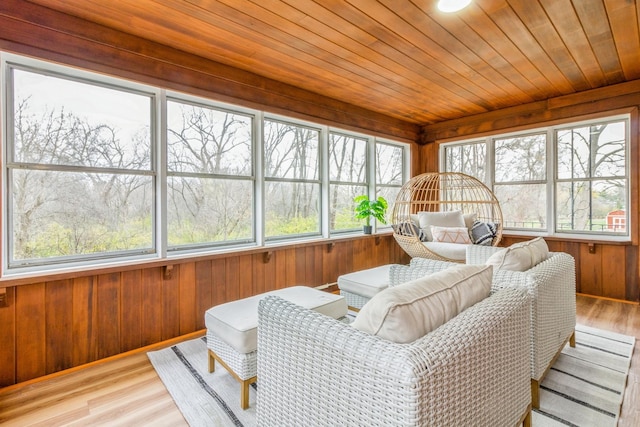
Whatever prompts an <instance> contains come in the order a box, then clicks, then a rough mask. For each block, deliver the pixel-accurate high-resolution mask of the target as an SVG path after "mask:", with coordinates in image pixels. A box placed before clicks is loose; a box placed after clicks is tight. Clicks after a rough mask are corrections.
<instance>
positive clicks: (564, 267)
mask: <svg viewBox="0 0 640 427" xmlns="http://www.w3.org/2000/svg"><path fill="white" fill-rule="evenodd" d="M491 253H492V251H490V250H487V248H482V247H480V246H473V247H469V248H468V249H467V263H469V264H483V263H484V262H485V261H486V260H487V258H488V257H489V256H491ZM512 285H518V286H524V287H525V288H526V289H527V291H528V292H529V294H530V295H531V378H532V379H534V380H538V381H539V380H541V378H542V376H543V374H544V373H545V371H546V370H547V368H548V367H549V366H550V365H551V362H552V361H553V358H554V356H555V355H556V353H558V351H559V350H560V348H561V347H562V346H563V345H564V343H565V342H566V340H567V339H568V338H569V336H570V335H571V334H572V333H573V331H574V329H575V327H576V267H575V260H574V258H573V257H572V256H571V255H569V254H566V253H563V252H551V253H549V257H548V258H547V259H546V260H545V261H543V262H541V263H539V264H538V265H536V266H534V267H533V268H531V269H529V270H527V271H523V272H520V271H506V270H498V271H495V272H494V276H493V284H492V287H491V290H492V292H494V291H496V290H498V289H502V288H505V287H509V286H512Z"/></svg>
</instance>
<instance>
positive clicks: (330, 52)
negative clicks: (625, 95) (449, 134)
mask: <svg viewBox="0 0 640 427" xmlns="http://www.w3.org/2000/svg"><path fill="white" fill-rule="evenodd" d="M29 1H31V2H32V3H37V4H40V5H43V6H46V7H49V8H52V9H55V10H58V11H61V12H64V13H68V14H70V15H74V16H77V17H80V18H83V19H86V20H89V21H93V22H96V23H99V24H102V25H105V26H108V27H111V28H114V29H117V30H120V31H124V32H127V33H130V34H133V35H136V36H139V37H142V38H145V39H149V40H152V41H155V42H158V43H161V44H164V45H167V46H170V47H173V48H176V49H180V50H183V51H186V52H189V53H192V54H196V55H199V56H202V57H205V58H209V59H211V60H214V61H217V62H220V63H223V64H227V65H231V66H234V67H238V68H241V69H244V70H248V71H251V72H253V73H256V74H259V75H262V76H265V77H269V78H272V79H275V80H278V81H281V82H284V83H288V84H291V85H294V86H298V87H300V88H303V89H306V90H309V91H312V92H317V93H320V94H323V95H326V96H329V97H332V98H335V99H338V100H341V101H345V102H348V103H351V104H355V105H358V106H362V107H365V108H368V109H370V110H374V111H377V112H380V113H383V114H387V115H389V116H393V117H396V118H399V119H402V120H406V121H409V122H411V123H416V124H421V125H426V124H432V123H437V122H440V121H444V120H449V119H454V118H459V117H465V116H469V115H473V114H478V113H482V112H486V111H491V110H496V109H500V108H505V107H509V106H514V105H518V104H522V103H527V102H532V101H539V100H544V99H547V98H550V97H555V96H559V95H565V94H572V93H576V92H580V91H584V90H588V89H592V88H598V87H603V86H606V85H611V84H615V83H621V82H625V81H630V80H635V79H639V78H640V36H639V31H638V27H639V25H638V21H639V20H640V7H639V5H638V4H637V2H636V1H635V0H473V2H472V4H471V5H470V6H469V7H467V8H466V9H464V10H463V11H461V12H458V13H455V14H445V13H441V12H439V11H437V10H436V7H435V3H436V0H135V1H130V0H29Z"/></svg>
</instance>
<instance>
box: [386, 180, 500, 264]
mask: <svg viewBox="0 0 640 427" xmlns="http://www.w3.org/2000/svg"><path fill="white" fill-rule="evenodd" d="M456 210H460V211H462V213H463V214H471V213H475V214H476V219H477V220H478V221H482V222H493V223H496V224H498V229H497V234H496V237H495V238H494V239H493V242H492V244H493V245H494V246H496V245H497V244H498V243H499V242H500V239H501V237H502V210H501V209H500V204H499V203H498V199H496V197H495V195H494V194H493V192H492V191H491V190H490V189H489V188H488V187H487V186H486V185H484V184H483V183H482V182H481V181H479V180H477V179H476V178H474V177H472V176H470V175H466V174H463V173H454V172H442V173H437V172H433V173H424V174H421V175H418V176H415V177H413V178H412V179H410V180H409V181H408V182H407V183H406V184H404V185H403V186H402V188H401V189H400V192H399V193H398V196H397V197H396V200H395V203H394V205H393V210H392V212H391V223H392V224H394V225H396V227H395V232H394V237H395V239H396V241H397V242H398V244H399V245H400V247H402V249H403V250H404V251H405V252H407V253H408V254H409V255H410V256H411V257H419V258H431V259H437V260H442V261H452V262H455V260H452V259H449V258H447V257H446V256H443V255H440V254H438V253H436V252H433V251H432V250H430V249H428V248H427V247H426V246H425V245H424V244H423V242H422V241H420V238H419V236H418V234H416V233H417V231H416V229H415V228H414V227H406V226H399V225H403V224H411V215H412V214H417V213H418V212H447V211H456ZM400 231H401V232H400Z"/></svg>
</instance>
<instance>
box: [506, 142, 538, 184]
mask: <svg viewBox="0 0 640 427" xmlns="http://www.w3.org/2000/svg"><path fill="white" fill-rule="evenodd" d="M546 139H547V138H546V135H545V134H537V135H524V136H518V137H513V138H503V139H496V140H495V181H496V182H497V183H498V182H522V181H544V180H545V179H546V162H547V159H546Z"/></svg>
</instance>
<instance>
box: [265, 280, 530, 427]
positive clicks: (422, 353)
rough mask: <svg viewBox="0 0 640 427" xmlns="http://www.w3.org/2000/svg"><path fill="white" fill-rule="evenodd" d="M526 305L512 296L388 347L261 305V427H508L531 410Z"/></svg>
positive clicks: (289, 308) (291, 310)
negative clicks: (384, 426)
mask: <svg viewBox="0 0 640 427" xmlns="http://www.w3.org/2000/svg"><path fill="white" fill-rule="evenodd" d="M528 301H529V299H528V296H527V295H526V292H524V290H522V289H518V288H510V289H507V290H505V291H503V292H500V293H498V294H496V295H494V296H491V297H490V298H487V299H485V300H483V301H481V302H480V303H478V304H476V305H474V306H473V307H471V308H469V309H467V310H465V311H464V312H463V313H461V314H459V315H458V316H456V317H455V318H454V319H452V320H450V321H449V322H447V323H446V324H445V325H442V326H441V327H440V328H438V329H436V330H435V331H433V332H432V333H430V334H427V335H426V336H425V337H423V338H421V339H419V340H417V341H415V342H414V343H411V344H395V343H391V342H389V341H386V340H383V339H381V338H378V337H375V336H371V335H368V334H365V333H363V332H361V331H358V330H355V329H353V328H352V327H351V326H350V325H347V324H344V323H341V322H339V321H336V320H334V319H331V318H328V317H326V316H323V315H321V314H319V313H316V312H313V311H311V310H306V309H303V308H301V307H298V306H295V305H293V304H291V303H288V302H286V301H284V300H282V299H280V298H277V297H267V298H265V299H264V300H263V301H262V302H261V303H260V307H259V327H258V354H259V357H258V387H259V390H260V397H259V399H258V406H257V411H258V415H257V419H258V424H259V425H264V426H268V425H283V426H284V425H312V426H321V425H353V426H358V425H366V426H376V425H398V426H400V425H515V424H516V421H517V419H518V417H519V415H520V414H522V413H523V412H524V410H525V408H526V407H527V405H528V403H529V401H530V394H529V393H530V387H529V378H530V377H529V366H528V348H529V347H528V346H529V339H528V319H529V302H528ZM489 375H490V376H491V378H492V381H486V379H487V376H489ZM480 402H482V404H480ZM496 407H500V408H503V409H504V410H501V411H495V408H496ZM505 417H506V418H505ZM478 421H480V424H478Z"/></svg>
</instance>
